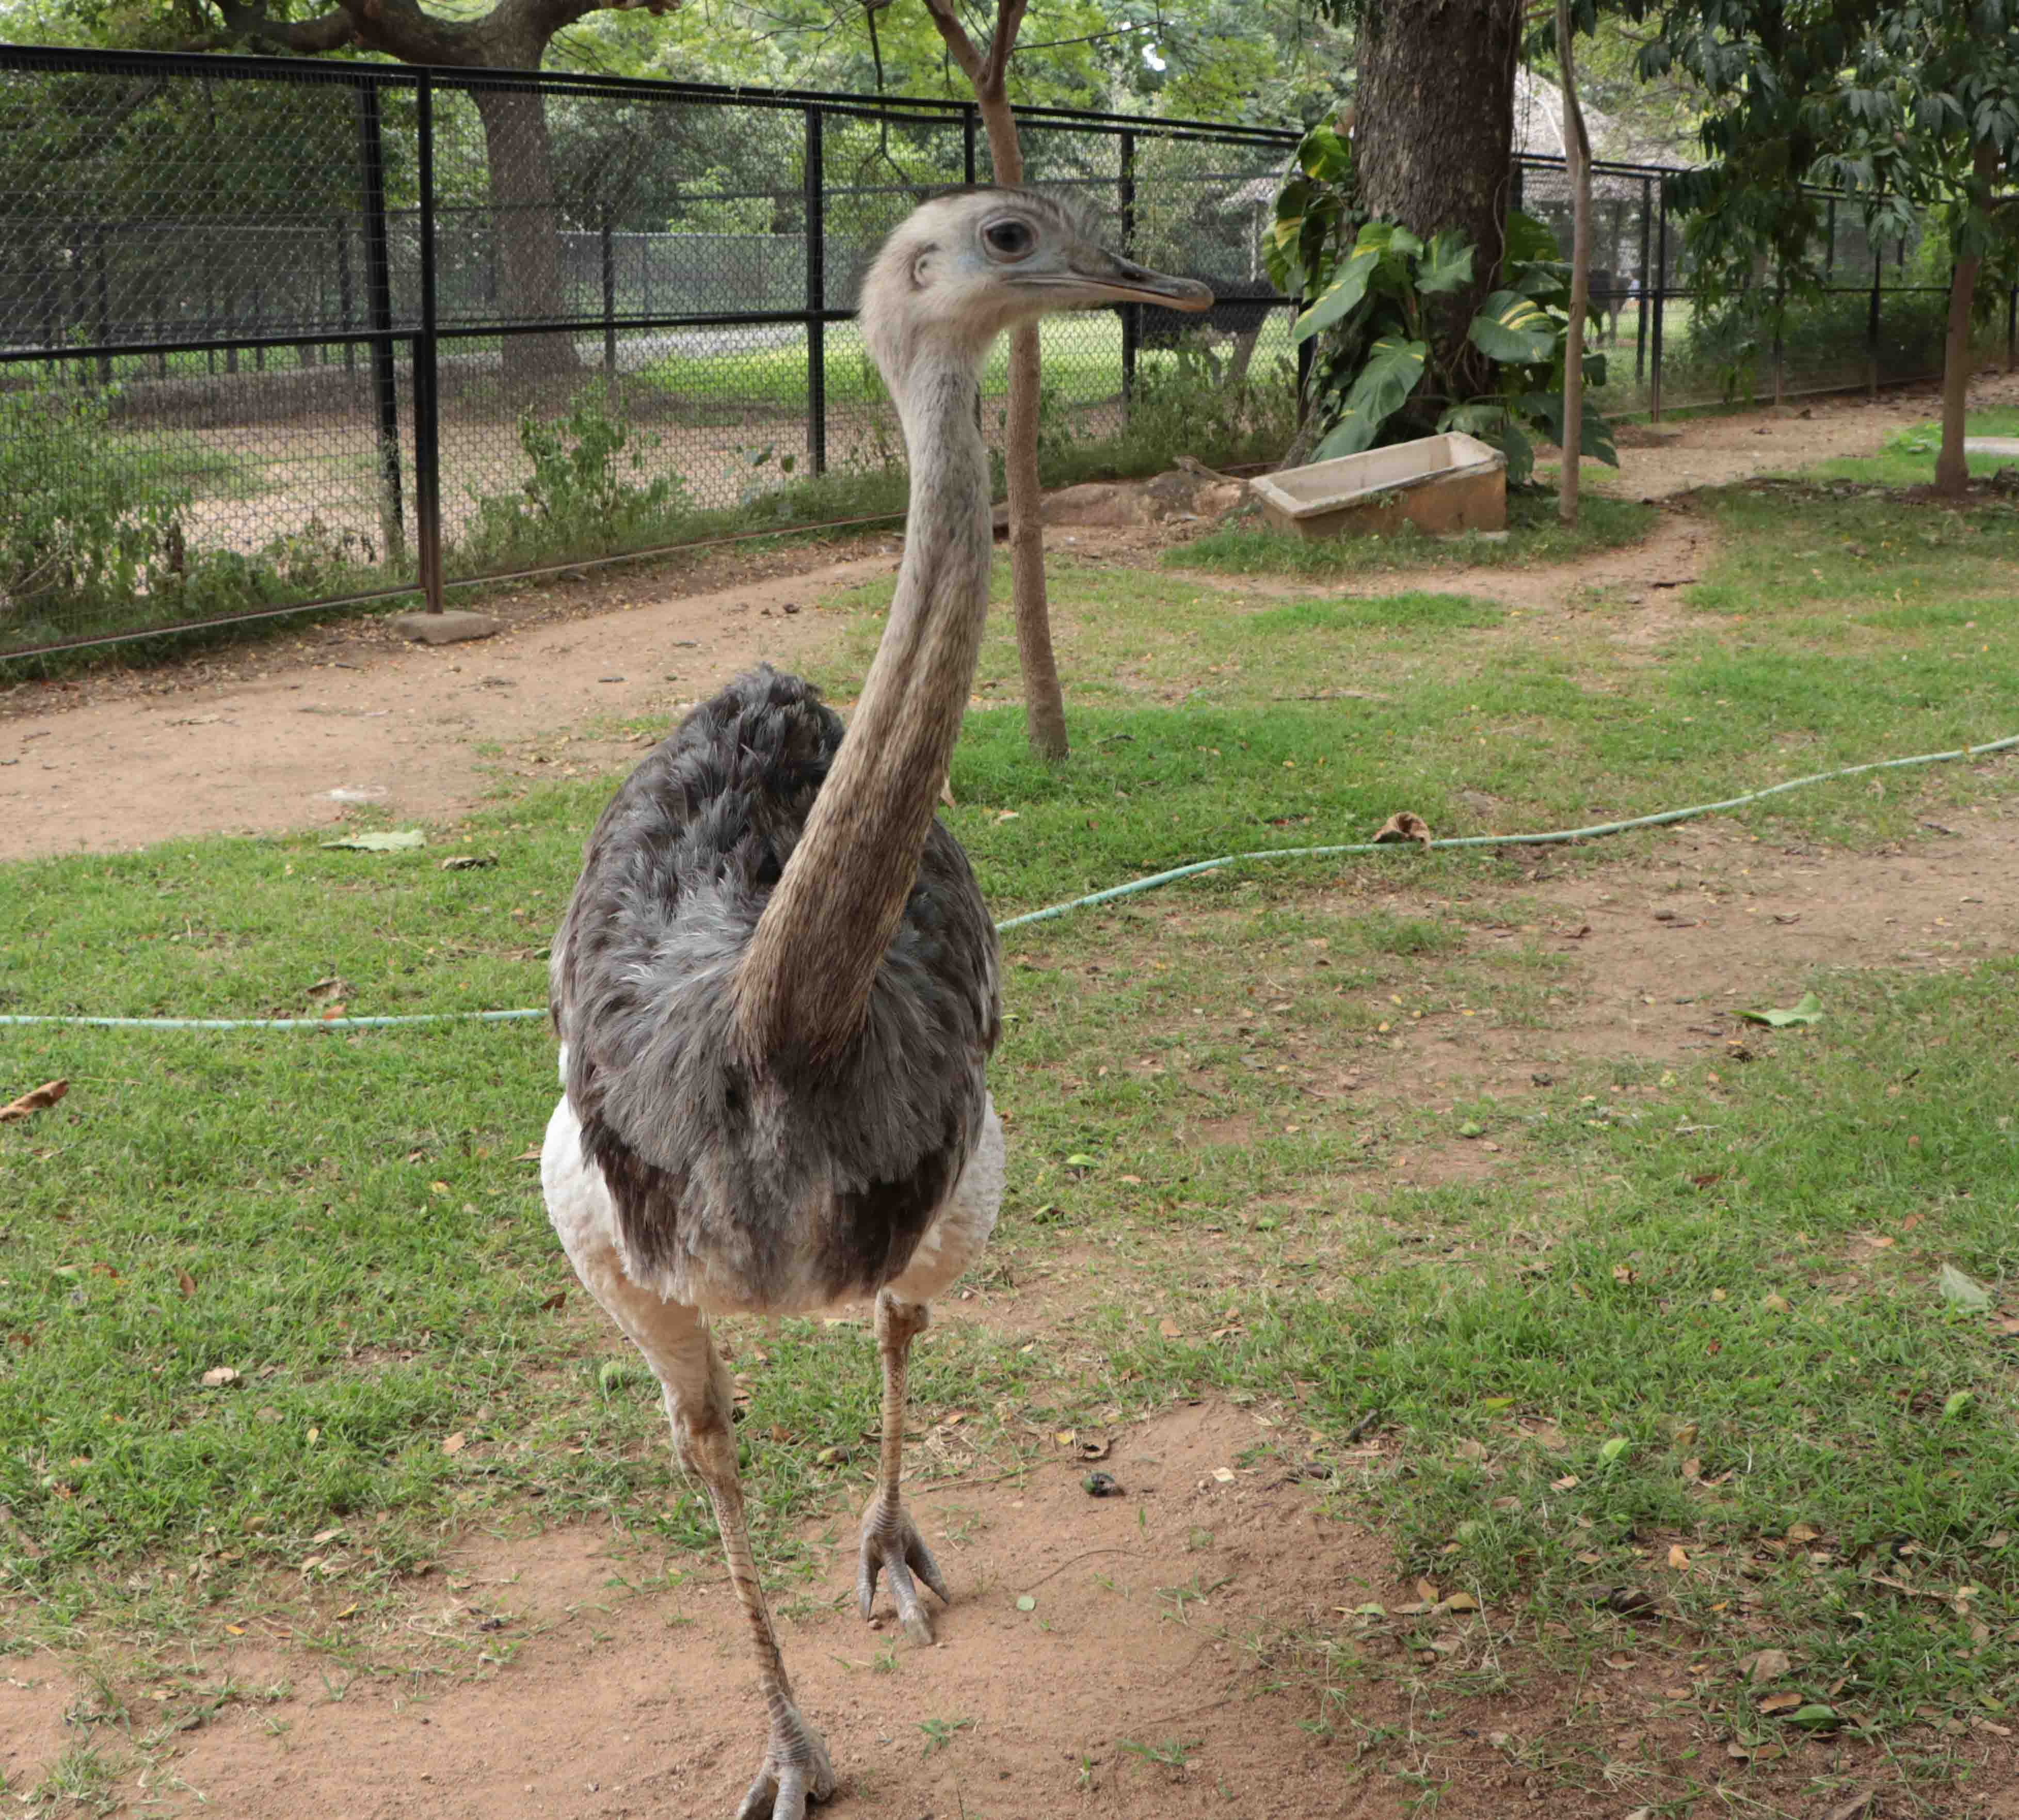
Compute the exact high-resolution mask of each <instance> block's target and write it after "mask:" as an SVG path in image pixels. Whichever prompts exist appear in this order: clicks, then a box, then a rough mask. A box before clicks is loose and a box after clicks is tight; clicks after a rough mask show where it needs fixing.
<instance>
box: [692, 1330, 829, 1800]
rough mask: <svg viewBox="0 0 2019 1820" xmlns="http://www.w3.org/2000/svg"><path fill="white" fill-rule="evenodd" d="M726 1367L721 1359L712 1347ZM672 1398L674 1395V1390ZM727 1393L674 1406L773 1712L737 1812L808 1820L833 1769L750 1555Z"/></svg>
mask: <svg viewBox="0 0 2019 1820" xmlns="http://www.w3.org/2000/svg"><path fill="white" fill-rule="evenodd" d="M709 1361H710V1363H711V1364H712V1365H713V1366H714V1368H715V1370H716V1373H717V1374H718V1375H719V1374H720V1371H721V1365H720V1361H719V1360H717V1359H716V1358H715V1356H714V1348H713V1347H709ZM668 1401H669V1405H670V1404H671V1403H672V1398H671V1397H670V1396H669V1398H668ZM672 1415H673V1437H674V1445H675V1447H676V1449H677V1450H678V1452H679V1453H680V1463H681V1464H682V1465H683V1466H684V1467H687V1470H689V1471H690V1472H691V1473H693V1474H694V1476H695V1477H698V1479H699V1480H700V1481H701V1483H702V1485H705V1487H706V1488H707V1489H708V1499H709V1503H710V1504H712V1506H714V1507H715V1523H716V1528H717V1529H719V1530H720V1532H722V1552H723V1557H724V1558H725V1559H726V1560H727V1562H728V1564H729V1579H730V1584H731V1585H732V1586H734V1587H735V1589H736V1598H737V1602H738V1604H741V1606H742V1608H743V1615H744V1616H745V1618H746V1619H748V1620H749V1625H750V1641H751V1642H752V1644H754V1645H755V1646H756V1651H757V1684H758V1686H759V1688H760V1689H761V1690H762V1691H763V1695H764V1707H765V1710H766V1712H767V1713H769V1714H770V1721H771V1732H770V1738H768V1739H767V1742H766V1743H765V1747H764V1761H763V1764H761V1765H760V1766H759V1769H758V1771H757V1775H756V1780H755V1781H753V1782H752V1783H751V1785H750V1789H749V1793H747V1794H745V1796H744V1797H743V1805H742V1806H741V1807H738V1809H737V1811H736V1820H803V1817H804V1815H805V1814H806V1811H807V1802H808V1801H825V1800H826V1799H827V1798H828V1796H830V1795H832V1793H834V1771H833V1768H832V1766H831V1765H830V1764H828V1757H827V1746H826V1745H825V1743H824V1742H822V1741H821V1735H820V1734H819V1733H818V1732H817V1731H814V1728H812V1727H811V1726H810V1725H809V1724H807V1722H806V1720H804V1719H803V1718H802V1717H800V1716H799V1707H798V1706H797V1705H796V1704H795V1702H794V1701H793V1699H792V1683H791V1681H790V1680H788V1679H787V1678H786V1675H785V1657H784V1655H782V1654H781V1651H780V1650H779V1648H778V1633H777V1632H776V1631H774V1630H773V1629H772V1628H771V1613H770V1609H769V1608H768V1607H767V1605H766V1604H765V1603H764V1589H763V1586H761V1585H760V1584H759V1582H758V1579H757V1564H756V1561H754V1560H752V1558H751V1554H750V1532H749V1529H748V1528H746V1527H745V1523H744V1521H743V1487H742V1485H741V1481H739V1480H738V1477H737V1474H736V1437H735V1435H734V1433H732V1432H731V1430H730V1427H729V1419H728V1416H727V1398H726V1397H725V1398H724V1399H723V1410H722V1412H720V1413H718V1412H717V1410H716V1409H715V1408H713V1407H711V1408H710V1409H709V1411H708V1412H707V1414H706V1416H705V1417H703V1418H702V1419H698V1420H697V1419H693V1418H691V1417H690V1416H687V1414H686V1412H684V1411H682V1410H680V1409H673V1411H672Z"/></svg>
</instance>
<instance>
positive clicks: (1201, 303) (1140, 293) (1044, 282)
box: [1021, 242, 1212, 310]
mask: <svg viewBox="0 0 2019 1820" xmlns="http://www.w3.org/2000/svg"><path fill="white" fill-rule="evenodd" d="M1064 264H1065V269H1064V270H1063V271H1050V272H1043V271H1038V272H1031V273H1029V274H1025V275H1024V276H1023V277H1022V278H1021V282H1023V283H1024V284H1027V285H1031V287H1033V288H1037V289H1041V290H1047V291H1071V292H1077V293H1078V295H1076V296H1075V298H1074V299H1072V300H1073V301H1074V302H1075V303H1157V304H1161V305H1162V306H1163V307H1164V308H1165V309H1166V310H1205V309H1209V308H1210V307H1211V306H1212V292H1211V291H1210V290H1209V289H1208V288H1206V286H1205V285H1202V284H1201V283H1200V282H1199V281H1198V279H1196V278H1175V277H1172V276H1171V275H1170V274H1169V273H1168V272H1153V271H1151V270H1150V269H1149V267H1148V266H1139V265H1137V264H1136V263H1135V261H1134V260H1133V259H1123V258H1122V257H1121V256H1119V255H1118V254H1115V253H1111V252H1108V251H1107V248H1105V247H1098V246H1093V245H1087V244H1086V243H1084V242H1082V244H1081V245H1077V246H1075V247H1074V248H1072V249H1071V251H1070V252H1067V255H1066V256H1065V261H1064ZM1062 300H1063V299H1062Z"/></svg>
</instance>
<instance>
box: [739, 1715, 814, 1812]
mask: <svg viewBox="0 0 2019 1820" xmlns="http://www.w3.org/2000/svg"><path fill="white" fill-rule="evenodd" d="M833 1793H834V1766H833V1764H831V1763H830V1762H829V1761H828V1754H827V1746H826V1744H825V1742H824V1741H823V1740H822V1738H821V1735H820V1734H819V1733H818V1732H817V1731H814V1728H812V1727H811V1726H810V1725H809V1724H807V1722H806V1720H803V1719H802V1718H801V1717H799V1712H798V1709H796V1708H793V1707H788V1708H787V1709H786V1713H785V1718H784V1720H782V1721H774V1724H773V1725H772V1727H771V1736H770V1740H769V1742H767V1744H766V1745H765V1747H764V1761H763V1765H762V1766H761V1767H759V1770H758V1771H757V1775H756V1778H755V1779H754V1780H753V1781H752V1782H751V1784H750V1788H749V1792H748V1793H746V1794H745V1796H744V1797H743V1804H742V1806H741V1807H738V1809H737V1810H736V1820H806V1812H807V1803H808V1802H810V1801H825V1800H827V1799H828V1797H829V1796H831V1795H832V1794H833Z"/></svg>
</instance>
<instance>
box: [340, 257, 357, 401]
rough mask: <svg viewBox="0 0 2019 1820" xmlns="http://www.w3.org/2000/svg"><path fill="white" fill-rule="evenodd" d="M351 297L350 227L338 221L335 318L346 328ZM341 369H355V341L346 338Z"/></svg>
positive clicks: (349, 315) (351, 370) (348, 324)
mask: <svg viewBox="0 0 2019 1820" xmlns="http://www.w3.org/2000/svg"><path fill="white" fill-rule="evenodd" d="M351 310H352V299H351V295H350V226H349V224H348V223H343V222H339V223H338V224H337V229H336V320H337V325H338V326H339V328H343V329H345V330H346V331H347V330H348V329H349V328H350V323H351ZM343 370H344V371H345V372H346V373H354V372H357V343H356V342H354V341H350V340H346V342H345V343H344V344H343Z"/></svg>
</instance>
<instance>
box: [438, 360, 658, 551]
mask: <svg viewBox="0 0 2019 1820" xmlns="http://www.w3.org/2000/svg"><path fill="white" fill-rule="evenodd" d="M519 446H520V448H521V449H522V450H524V452H525V455H526V458H527V460H529V461H530V462H531V463H532V464H533V471H532V473H531V476H530V477H528V478H527V480H526V481H525V483H524V485H523V486H521V487H520V488H519V490H518V491H517V492H513V493H488V494H477V493H474V492H473V495H472V497H473V499H475V500H476V504H477V517H476V522H475V524H473V526H472V527H471V528H470V531H469V534H468V535H467V537H466V538H465V540H464V542H463V544H462V548H461V549H460V551H459V557H460V560H462V561H463V562H465V563H467V564H471V565H473V566H475V567H503V566H505V565H506V564H510V563H513V562H517V561H526V560H535V559H541V560H556V559H560V558H564V557H568V556H582V555H589V554H591V553H600V552H603V551H605V550H618V549H625V548H627V547H629V548H633V549H642V548H644V547H646V546H648V545H650V544H651V543H652V542H660V541H666V542H669V541H671V540H672V538H673V537H674V536H675V535H676V534H677V531H678V529H679V526H680V520H682V519H683V517H685V515H686V514H687V510H688V502H687V489H686V487H685V486H684V484H683V483H682V481H681V480H680V477H679V476H678V475H677V474H673V473H664V472H662V473H656V474H652V475H651V476H650V477H647V475H646V470H647V460H648V455H649V453H650V451H652V450H654V449H656V448H658V446H659V438H658V437H657V436H655V435H647V436H643V437H636V438H635V439H634V437H633V433H632V428H631V423H630V420H629V418H628V417H627V416H626V415H625V410H624V401H623V397H622V393H621V392H619V391H618V390H615V389H614V388H612V387H611V385H610V384H609V383H608V382H607V381H606V380H604V379H596V380H593V381H592V382H590V383H589V385H588V386H585V387H584V388H583V389H582V391H581V392H579V393H577V394H576V396H575V400H574V401H573V403H572V404H570V405H569V407H568V409H567V415H565V416H563V417H559V418H553V419H548V418H542V417H540V416H538V415H535V413H534V412H532V411H525V412H524V413H523V414H522V415H520V419H519Z"/></svg>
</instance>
